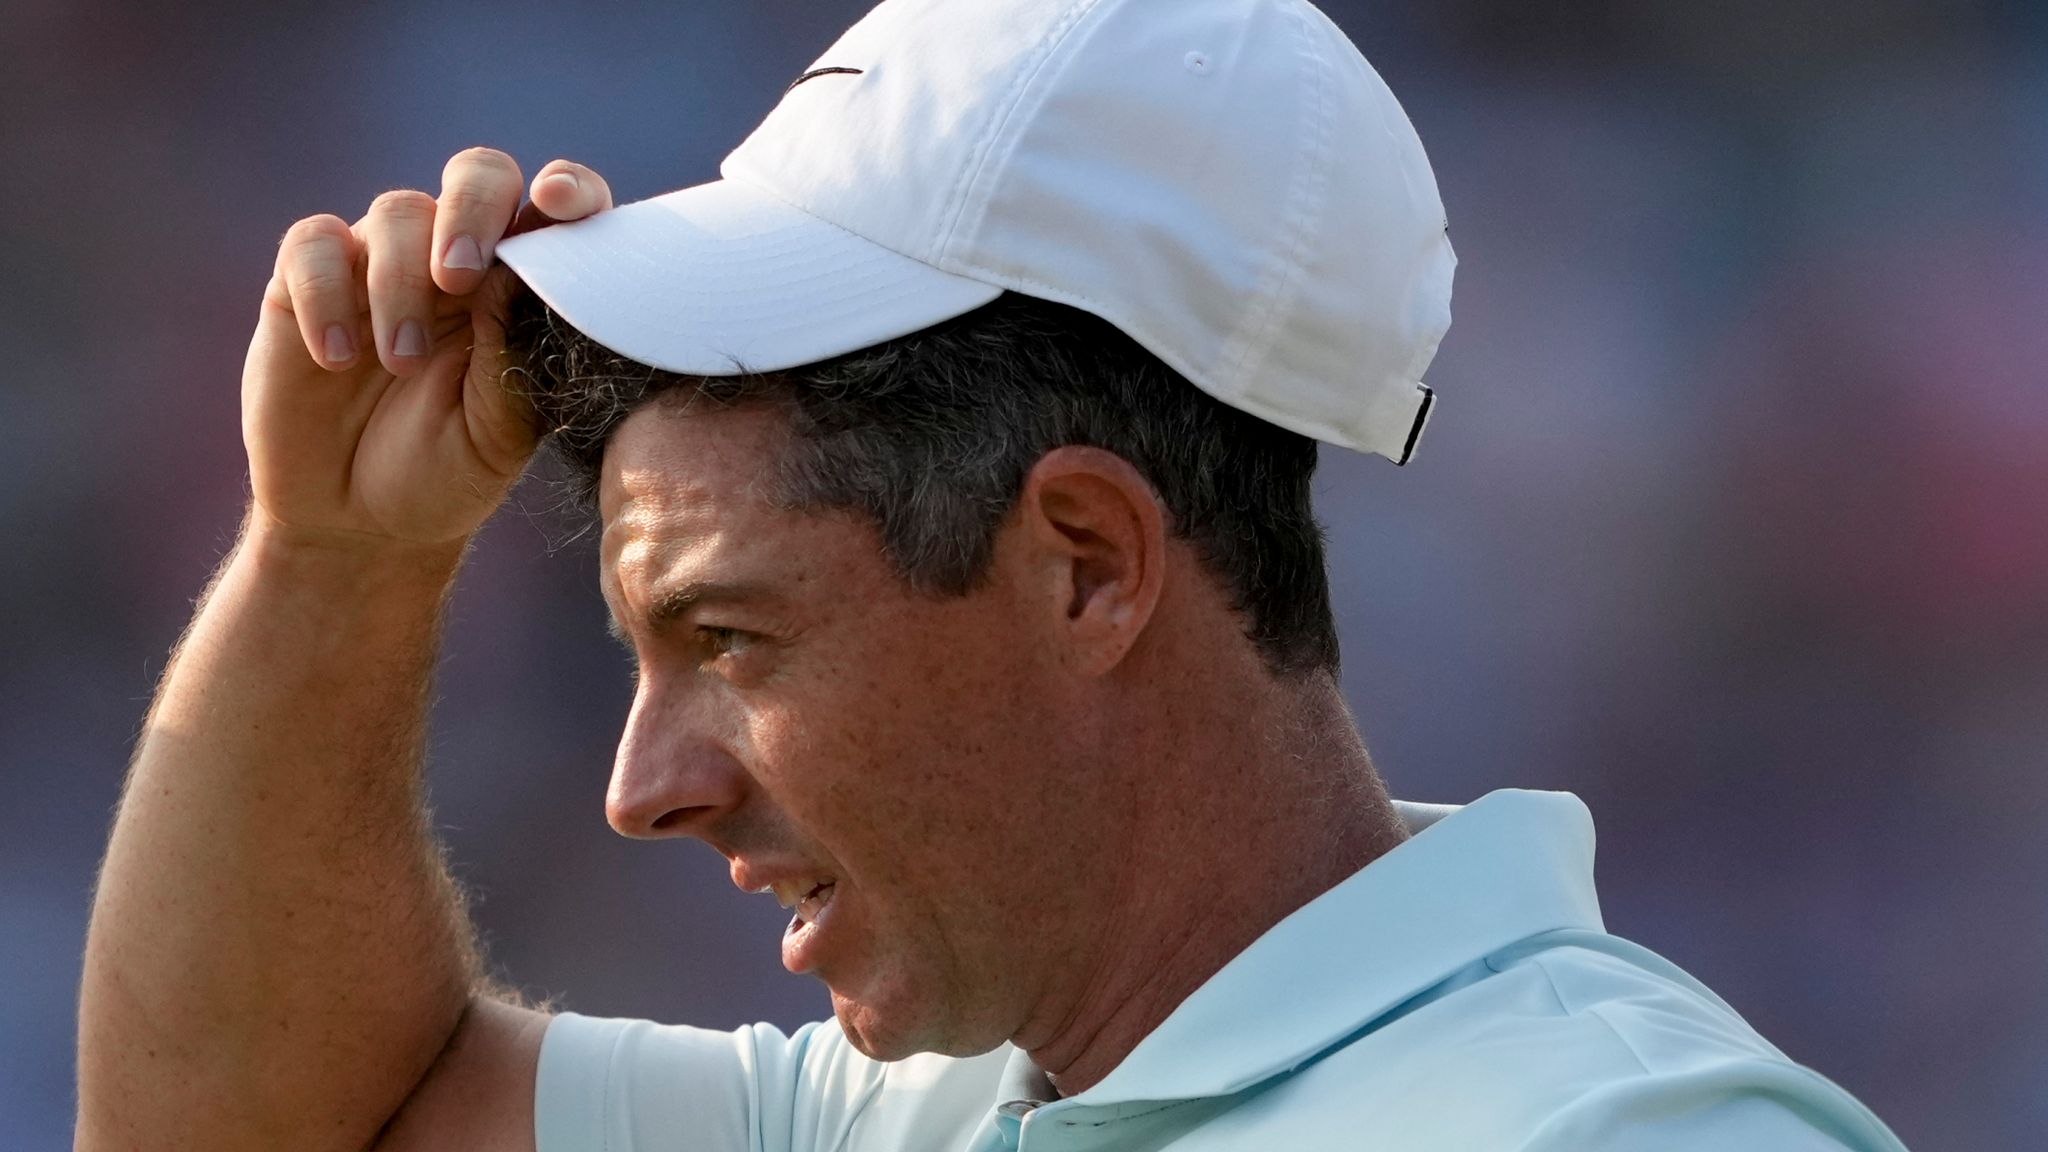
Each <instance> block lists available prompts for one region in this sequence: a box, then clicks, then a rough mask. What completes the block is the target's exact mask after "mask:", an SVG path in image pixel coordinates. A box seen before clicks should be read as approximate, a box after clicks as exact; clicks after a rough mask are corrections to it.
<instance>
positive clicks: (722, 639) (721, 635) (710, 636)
mask: <svg viewBox="0 0 2048 1152" xmlns="http://www.w3.org/2000/svg"><path fill="white" fill-rule="evenodd" d="M697 639H698V641H699V642H700V643H701V644H702V645H703V646H704V651H705V652H706V653H708V656H707V657H706V658H707V659H711V660H716V659H717V658H719V657H720V656H737V655H739V654H740V653H742V652H745V651H746V650H747V649H748V648H749V647H751V646H752V645H753V642H754V637H753V634H752V633H749V632H742V631H740V630H739V629H737V628H719V627H716V626H713V625H699V626H698V627H697Z"/></svg>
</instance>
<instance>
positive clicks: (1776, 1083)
mask: <svg viewBox="0 0 2048 1152" xmlns="http://www.w3.org/2000/svg"><path fill="white" fill-rule="evenodd" d="M1730 1148H1742V1149H1755V1150H1756V1152H1906V1149H1905V1146H1904V1145H1903V1144H1901V1143H1899V1140H1898V1137H1896V1136H1894V1135H1892V1133H1891V1130H1890V1129H1888V1128H1886V1127H1885V1126H1884V1123H1883V1122H1882V1121H1880V1120H1879V1119H1878V1118H1877V1117H1876V1116H1875V1115H1873V1114H1872V1113H1871V1112H1870V1110H1869V1109H1867V1108H1865V1107H1863V1106H1862V1105H1861V1104H1859V1103H1857V1102H1856V1100H1855V1099H1854V1098H1853V1097H1851V1096H1850V1095H1849V1094H1848V1093H1847V1092H1845V1091H1843V1090H1842V1089H1841V1088H1838V1087H1836V1086H1835V1085H1834V1084H1833V1083H1831V1082H1830V1081H1828V1080H1827V1079H1825V1078H1824V1077H1822V1076H1820V1075H1819V1074H1818V1073H1815V1072H1813V1071H1811V1070H1809V1069H1806V1068H1802V1067H1799V1066H1797V1065H1794V1064H1790V1063H1783V1062H1775V1061H1763V1060H1754V1061H1751V1060H1744V1061H1730V1062H1727V1063H1725V1064H1720V1065H1716V1066H1712V1067H1708V1068H1703V1069H1700V1070H1697V1071H1690V1072H1685V1073H1678V1074H1662V1075H1653V1076H1646V1077H1640V1078H1634V1079H1630V1080H1626V1081H1622V1082H1620V1083H1617V1084H1613V1085H1610V1086H1608V1087H1606V1088H1603V1089H1601V1090H1599V1091H1596V1092H1592V1093H1589V1094H1587V1095H1585V1096H1582V1097H1580V1098H1578V1099H1577V1100H1575V1101H1573V1102H1572V1103H1571V1104H1570V1105H1568V1106H1567V1107H1565V1108H1564V1109H1562V1110H1560V1111H1559V1112H1557V1113H1556V1114H1554V1115H1553V1116H1551V1118H1550V1119H1549V1120H1548V1121H1546V1122H1545V1123H1544V1124H1543V1126H1542V1127H1541V1128H1540V1129H1539V1130H1538V1131H1537V1132H1536V1134H1535V1135H1534V1137H1533V1138H1532V1139H1531V1140H1530V1141H1529V1142H1528V1143H1527V1144H1525V1145H1523V1147H1522V1152H1568V1150H1569V1152H1624V1150H1626V1152H1724V1150H1726V1149H1730Z"/></svg>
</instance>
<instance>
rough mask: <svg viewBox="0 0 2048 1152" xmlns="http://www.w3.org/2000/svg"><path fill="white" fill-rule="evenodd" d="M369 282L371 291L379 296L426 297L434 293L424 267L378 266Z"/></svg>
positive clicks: (432, 282) (431, 281) (430, 278)
mask: <svg viewBox="0 0 2048 1152" xmlns="http://www.w3.org/2000/svg"><path fill="white" fill-rule="evenodd" d="M369 280H370V288H371V290H372V291H374V292H375V293H377V294H378V295H379V296H427V295H431V294H432V292H433V291H434V281H433V279H432V277H430V276H428V274H427V270H426V268H425V267H419V268H413V267H408V266H405V265H391V266H380V267H378V268H376V269H374V270H373V271H372V272H371V274H370V277H369Z"/></svg>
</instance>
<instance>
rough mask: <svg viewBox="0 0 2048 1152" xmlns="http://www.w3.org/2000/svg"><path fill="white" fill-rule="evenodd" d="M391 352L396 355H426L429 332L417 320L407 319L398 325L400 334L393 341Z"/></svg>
mask: <svg viewBox="0 0 2048 1152" xmlns="http://www.w3.org/2000/svg"><path fill="white" fill-rule="evenodd" d="M391 352H392V354H393V355H395V356H425V355H426V354H427V332H426V329H424V328H421V327H420V322H419V321H417V320H407V321H406V322H405V323H403V324H400V325H399V326H398V336H397V338H395V339H393V340H392V341H391Z"/></svg>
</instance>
